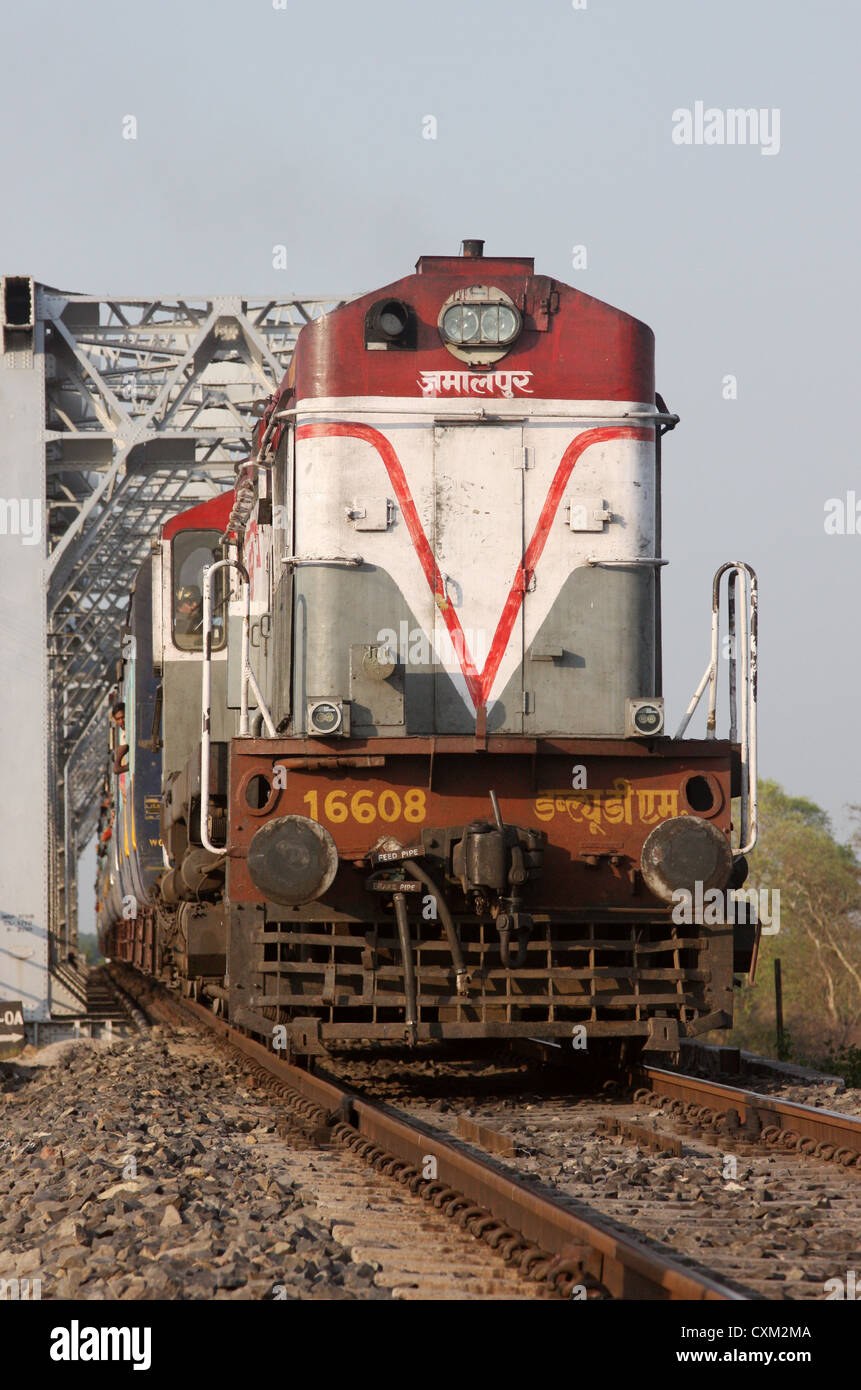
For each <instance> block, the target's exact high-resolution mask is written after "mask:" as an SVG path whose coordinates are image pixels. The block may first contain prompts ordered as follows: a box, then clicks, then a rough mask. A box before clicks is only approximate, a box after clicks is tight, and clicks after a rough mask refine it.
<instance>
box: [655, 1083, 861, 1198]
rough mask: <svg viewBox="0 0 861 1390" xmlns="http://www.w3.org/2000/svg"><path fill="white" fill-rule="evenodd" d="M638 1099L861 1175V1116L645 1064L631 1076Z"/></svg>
mask: <svg viewBox="0 0 861 1390" xmlns="http://www.w3.org/2000/svg"><path fill="white" fill-rule="evenodd" d="M632 1079H633V1081H634V1082H636V1081H639V1082H640V1087H641V1089H640V1091H637V1092H635V1096H634V1099H635V1100H637V1098H638V1095H639V1098H640V1099H641V1100H642V1101H643V1102H644V1103H647V1104H657V1105H659V1106H661V1107H662V1108H663V1107H666V1108H667V1109H668V1111H669V1112H670V1113H672V1114H675V1115H677V1116H679V1117H680V1118H681V1122H682V1123H686V1124H688V1125H689V1126H690V1127H691V1129H696V1130H698V1131H699V1132H700V1133H703V1132H705V1131H706V1130H710V1131H711V1132H713V1133H715V1134H720V1135H723V1136H724V1137H725V1138H726V1139H735V1140H736V1141H737V1142H741V1143H748V1144H750V1143H754V1142H755V1143H761V1144H768V1145H770V1146H772V1147H774V1148H776V1149H781V1150H783V1151H784V1152H790V1153H793V1152H797V1153H798V1154H799V1155H804V1156H807V1157H812V1158H821V1159H824V1160H826V1161H833V1162H835V1163H839V1164H841V1165H843V1166H844V1167H846V1168H854V1169H857V1170H858V1171H859V1173H861V1117H859V1116H858V1115H852V1114H846V1113H844V1112H841V1111H837V1110H827V1109H824V1108H820V1107H818V1106H813V1105H804V1104H801V1103H800V1102H798V1101H790V1100H783V1099H781V1098H780V1096H776V1095H773V1094H769V1093H765V1092H761V1091H753V1090H748V1089H745V1088H741V1087H738V1086H728V1085H725V1084H723V1083H721V1082H717V1081H711V1080H708V1079H706V1078H705V1077H699V1076H688V1075H682V1074H680V1073H678V1072H674V1071H669V1070H666V1069H665V1068H662V1067H643V1068H642V1069H639V1070H638V1071H636V1072H635V1073H633V1077H632Z"/></svg>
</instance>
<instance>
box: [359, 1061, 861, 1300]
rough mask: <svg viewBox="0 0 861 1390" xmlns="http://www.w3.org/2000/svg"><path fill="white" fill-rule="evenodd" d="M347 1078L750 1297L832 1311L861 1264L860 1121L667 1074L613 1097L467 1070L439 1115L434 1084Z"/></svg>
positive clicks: (402, 1073)
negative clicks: (842, 1284)
mask: <svg viewBox="0 0 861 1390" xmlns="http://www.w3.org/2000/svg"><path fill="white" fill-rule="evenodd" d="M551 1057H552V1059H553V1060H554V1061H557V1062H558V1057H559V1053H558V1049H556V1050H555V1056H554V1054H553V1053H551ZM345 1066H346V1068H347V1069H348V1070H349V1071H350V1072H351V1074H352V1078H353V1082H354V1084H358V1085H360V1086H361V1085H366V1084H367V1085H369V1086H370V1087H371V1090H372V1093H373V1094H374V1095H375V1096H379V1095H380V1094H381V1092H382V1093H383V1094H384V1095H385V1096H386V1098H387V1099H389V1100H390V1101H392V1102H393V1103H396V1104H397V1105H399V1106H401V1107H403V1108H405V1109H406V1110H407V1111H408V1112H409V1114H410V1115H411V1116H412V1117H414V1118H418V1119H420V1120H422V1121H424V1122H425V1123H429V1124H432V1125H434V1126H436V1127H438V1128H439V1129H441V1130H442V1131H443V1132H444V1133H446V1134H447V1135H448V1136H449V1137H450V1138H451V1140H452V1142H455V1143H463V1144H466V1145H467V1146H469V1147H472V1148H474V1147H479V1148H482V1149H489V1150H491V1151H492V1152H494V1153H496V1154H498V1155H500V1156H501V1158H502V1161H503V1162H504V1163H505V1164H506V1166H507V1167H508V1169H509V1171H510V1172H512V1173H513V1174H516V1175H518V1176H519V1178H520V1179H521V1180H523V1181H527V1182H529V1183H531V1184H533V1185H534V1187H535V1190H536V1191H539V1192H540V1193H542V1194H543V1195H545V1196H547V1197H548V1198H549V1199H550V1200H555V1201H559V1202H563V1203H564V1202H568V1203H570V1204H572V1205H573V1206H575V1207H576V1208H577V1209H580V1208H581V1207H582V1206H583V1205H587V1206H588V1208H589V1209H590V1210H591V1211H593V1212H596V1213H598V1214H599V1215H600V1216H601V1217H603V1218H605V1219H607V1220H608V1221H612V1223H613V1226H614V1228H615V1229H616V1230H617V1231H621V1232H623V1233H625V1234H626V1235H628V1236H634V1237H636V1238H639V1239H641V1240H645V1241H647V1242H652V1243H654V1245H655V1246H657V1247H659V1248H662V1249H664V1250H666V1249H667V1248H668V1247H670V1248H671V1249H672V1250H673V1251H674V1252H675V1254H676V1256H677V1258H679V1259H680V1260H683V1261H687V1262H689V1263H690V1266H691V1267H692V1268H696V1269H697V1270H698V1271H700V1272H702V1273H706V1274H709V1275H711V1277H712V1278H716V1279H718V1280H721V1281H724V1282H730V1281H732V1282H733V1283H735V1284H736V1286H737V1287H741V1288H743V1289H744V1290H745V1291H746V1292H747V1294H748V1296H754V1297H755V1296H760V1297H763V1298H767V1299H771V1300H778V1299H779V1300H783V1299H790V1300H816V1299H823V1298H825V1297H827V1296H828V1291H829V1288H830V1287H833V1285H830V1284H829V1281H830V1280H844V1281H845V1280H846V1278H847V1271H848V1270H849V1269H853V1268H855V1267H857V1265H858V1263H859V1261H861V1185H859V1182H858V1178H859V1177H861V1168H859V1167H858V1166H857V1160H858V1149H859V1139H861V1118H859V1117H858V1116H857V1115H851V1114H847V1113H844V1112H829V1111H827V1110H826V1109H824V1108H823V1107H821V1106H814V1105H808V1104H799V1103H797V1102H794V1101H787V1100H784V1099H781V1098H780V1097H779V1096H775V1095H773V1094H769V1093H762V1092H753V1091H745V1090H743V1089H742V1088H740V1087H733V1086H727V1085H723V1084H721V1083H716V1082H714V1081H710V1080H705V1079H703V1078H699V1077H692V1076H686V1075H682V1074H680V1073H678V1072H670V1071H667V1070H665V1069H661V1068H643V1069H638V1070H637V1071H636V1072H635V1073H633V1074H632V1076H631V1077H630V1078H629V1080H630V1083H631V1084H630V1086H629V1087H628V1088H627V1089H624V1090H623V1089H621V1088H620V1087H619V1086H618V1084H616V1083H609V1089H608V1090H605V1091H603V1092H602V1091H600V1090H599V1089H598V1088H597V1087H596V1085H595V1083H594V1077H593V1078H591V1079H590V1081H589V1082H588V1083H587V1082H586V1079H585V1078H584V1074H583V1072H582V1070H580V1071H578V1070H577V1069H576V1067H575V1066H574V1065H572V1064H570V1063H569V1064H568V1065H567V1066H559V1065H556V1066H552V1067H549V1068H546V1069H545V1071H544V1072H541V1071H536V1070H533V1072H532V1074H531V1077H530V1076H528V1075H527V1076H523V1075H521V1077H520V1083H519V1087H518V1088H516V1089H515V1091H514V1092H513V1093H512V1092H511V1088H510V1087H508V1086H503V1085H497V1086H494V1085H493V1083H492V1081H491V1082H487V1084H486V1079H485V1078H482V1077H475V1078H469V1077H468V1076H467V1075H465V1074H461V1075H458V1074H457V1070H456V1068H453V1069H452V1073H453V1074H452V1077H451V1080H450V1084H449V1094H448V1098H447V1099H440V1098H439V1096H440V1094H443V1093H444V1086H445V1082H444V1080H443V1079H442V1078H438V1079H437V1081H436V1090H437V1093H438V1096H437V1099H435V1100H433V1101H430V1102H428V1093H429V1091H431V1089H432V1088H431V1087H430V1086H429V1084H428V1079H427V1077H425V1076H418V1077H417V1078H415V1080H414V1083H413V1084H412V1085H411V1084H410V1080H409V1065H408V1063H406V1062H404V1063H403V1064H402V1066H401V1067H400V1068H399V1069H398V1068H393V1069H392V1070H391V1071H390V1072H389V1075H388V1076H387V1077H386V1078H384V1079H380V1078H378V1077H377V1075H376V1073H375V1071H374V1070H373V1069H372V1068H371V1067H370V1066H369V1065H366V1072H367V1075H366V1076H363V1074H362V1064H361V1063H359V1062H357V1061H353V1062H349V1061H347V1062H346V1063H345ZM575 1078H576V1079H575ZM470 1080H471V1081H472V1084H471V1085H470ZM509 1080H510V1078H509ZM572 1091H575V1092H577V1091H579V1092H580V1094H576V1093H575V1094H572ZM829 1159H830V1160H831V1161H830V1162H829V1161H826V1160H829Z"/></svg>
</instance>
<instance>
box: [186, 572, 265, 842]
mask: <svg viewBox="0 0 861 1390" xmlns="http://www.w3.org/2000/svg"><path fill="white" fill-rule="evenodd" d="M231 568H232V569H236V570H238V571H239V575H240V578H241V580H242V586H243V596H244V600H245V610H244V612H243V614H242V650H241V656H240V662H241V668H242V672H241V681H240V687H239V736H240V738H242V737H245V738H247V737H248V734H249V727H248V687H249V686H250V687H251V689H252V690H253V692H254V698H255V700H256V701H257V707H258V709H259V710H260V713H261V715H262V716H263V722H264V724H265V725H266V730H267V732H268V734H269V736H270V738H275V736H276V729H275V725H274V724H273V722H272V716H271V714H270V713H269V711H268V709H267V708H266V705H265V703H264V700H263V695H262V693H261V690H260V686H259V685H258V684H257V677H256V676H255V674H254V671H253V670H252V667H251V656H250V647H251V636H250V629H251V582H250V580H249V578H248V571H247V569H246V568H245V566H244V565H243V564H241V563H240V561H239V560H217V561H216V562H215V564H214V565H207V566H206V568H205V569H204V571H203V672H202V676H201V690H200V704H201V711H200V843H201V844H202V845H203V848H204V849H207V850H209V852H210V854H221V853H222V851H223V848H224V847H223V845H221V846H220V845H214V844H213V843H212V841H211V840H210V838H209V773H210V767H209V752H210V730H211V718H212V580H213V577H214V575H215V573H216V571H218V570H224V569H231Z"/></svg>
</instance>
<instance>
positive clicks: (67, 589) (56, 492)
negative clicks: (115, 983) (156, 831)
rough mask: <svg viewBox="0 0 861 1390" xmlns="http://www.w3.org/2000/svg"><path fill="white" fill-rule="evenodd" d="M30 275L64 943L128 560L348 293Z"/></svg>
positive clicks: (55, 878)
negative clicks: (66, 289) (280, 293)
mask: <svg viewBox="0 0 861 1390" xmlns="http://www.w3.org/2000/svg"><path fill="white" fill-rule="evenodd" d="M33 288H34V299H35V318H36V320H37V322H41V323H42V324H43V326H44V339H43V341H44V375H45V435H44V440H45V473H46V480H47V486H46V498H45V508H46V511H45V516H46V530H47V551H48V554H47V560H46V576H47V584H46V592H47V614H48V616H47V644H48V652H47V659H48V692H49V711H48V725H49V729H48V736H49V754H48V777H47V782H48V795H49V801H50V802H51V803H52V804H50V805H49V808H48V811H49V815H48V820H49V844H50V855H49V857H50V865H49V873H50V883H51V890H50V893H49V917H50V920H51V930H52V935H54V936H55V938H56V937H57V936H58V935H61V934H62V935H63V936H65V942H66V945H67V946H68V944H69V942H70V940H71V941H74V939H75V937H74V922H73V920H72V919H73V917H74V901H75V893H74V891H73V889H74V875H75V865H76V862H77V856H78V852H79V850H80V849H81V848H82V847H83V846H84V845H85V844H86V843H87V841H88V839H89V838H90V836H91V835H92V833H93V830H94V828H95V825H96V821H97V817H98V809H99V798H100V791H101V779H102V777H103V775H104V763H105V756H106V741H107V739H106V724H107V719H106V715H105V712H106V706H107V695H108V690H109V688H110V686H111V685H112V684H113V683H114V680H115V670H116V661H117V657H118V654H119V645H120V643H119V638H120V633H121V630H122V627H123V624H124V621H125V618H126V612H127V606H128V596H129V590H130V587H131V583H132V581H133V579H134V575H135V573H136V571H137V569H138V567H139V565H140V564H141V562H142V560H143V559H144V558H145V556H146V554H147V552H148V550H149V546H150V541H151V540H152V538H154V537H155V536H157V534H158V530H159V527H160V526H161V525H162V524H163V523H164V522H165V521H166V520H167V519H168V518H169V517H170V516H172V515H174V514H175V513H176V512H177V511H180V510H182V509H183V508H185V507H188V506H191V505H193V504H194V502H195V501H199V500H203V499H204V498H207V497H211V496H214V495H216V494H217V493H218V492H220V491H223V490H224V489H225V488H228V487H230V486H232V484H233V480H234V476H235V471H236V468H237V465H238V464H239V463H240V462H241V461H242V460H243V459H245V458H246V457H247V456H248V450H249V443H250V435H251V431H252V428H253V426H254V423H255V419H256V417H257V416H258V415H259V413H260V410H261V408H262V403H263V401H264V399H265V397H266V396H268V395H269V393H270V392H271V391H272V390H273V388H274V387H275V386H276V385H277V384H278V382H279V381H280V380H281V378H282V376H283V374H284V372H285V371H286V369H287V366H288V364H289V361H290V357H291V355H292V352H293V347H294V344H295V342H296V337H297V335H298V333H299V330H300V329H301V328H302V326H303V325H304V324H305V323H308V322H311V321H312V320H313V319H316V318H319V317H320V316H321V315H322V314H325V313H327V312H329V311H330V310H331V309H334V308H336V307H337V306H338V305H339V304H342V303H343V302H344V299H343V298H342V297H339V296H336V295H329V296H315V297H304V296H302V297H299V296H291V297H286V298H274V297H272V298H263V297H261V298H259V299H247V298H240V297H239V296H213V297H206V298H195V297H187V298H171V297H166V298H155V297H152V298H145V297H144V298H136V297H130V298H129V297H115V296H98V295H81V294H66V293H61V292H59V291H55V290H52V289H48V288H46V287H44V286H34V287H33Z"/></svg>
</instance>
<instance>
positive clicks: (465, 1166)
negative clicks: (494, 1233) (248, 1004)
mask: <svg viewBox="0 0 861 1390" xmlns="http://www.w3.org/2000/svg"><path fill="white" fill-rule="evenodd" d="M150 983H152V982H151V981H150ZM168 1002H169V1003H170V1005H171V1006H172V1007H174V1008H175V1009H177V1010H179V1011H180V1012H181V1013H185V1014H186V1015H188V1016H190V1017H191V1018H193V1019H194V1020H195V1021H196V1022H198V1023H199V1024H202V1025H203V1026H204V1027H206V1028H207V1029H209V1030H210V1031H211V1032H213V1033H214V1034H215V1035H217V1036H218V1037H219V1038H220V1039H222V1041H224V1042H226V1043H228V1044H229V1045H230V1046H231V1047H233V1048H235V1049H236V1050H238V1051H239V1052H240V1053H241V1054H242V1055H243V1056H244V1057H245V1058H246V1059H247V1061H248V1062H249V1063H251V1064H252V1066H254V1067H255V1068H259V1069H260V1070H262V1071H263V1072H265V1073H267V1074H268V1076H269V1077H271V1078H272V1079H273V1080H274V1081H275V1082H277V1083H279V1085H281V1086H283V1087H285V1088H287V1090H288V1091H292V1092H295V1093H296V1094H297V1095H298V1096H299V1097H300V1098H301V1099H302V1100H303V1101H304V1102H306V1103H309V1104H310V1106H311V1107H313V1108H316V1109H317V1110H319V1111H321V1112H323V1113H324V1115H325V1117H326V1119H327V1120H328V1123H329V1126H330V1128H331V1133H332V1135H333V1137H334V1138H335V1139H337V1140H338V1141H339V1142H343V1143H346V1144H347V1146H348V1147H350V1148H352V1149H353V1150H354V1151H355V1152H357V1153H358V1154H359V1155H360V1156H362V1157H365V1158H366V1159H367V1160H368V1161H370V1162H372V1163H373V1166H374V1167H375V1168H376V1169H381V1170H382V1171H383V1172H387V1171H388V1172H390V1173H391V1174H392V1175H393V1176H397V1175H398V1172H397V1170H398V1169H400V1170H401V1175H400V1176H401V1180H402V1181H403V1180H404V1177H405V1176H406V1175H407V1174H412V1175H414V1176H413V1180H412V1183H411V1187H412V1190H413V1191H416V1192H418V1191H420V1189H421V1188H424V1192H423V1193H422V1195H424V1196H426V1197H428V1198H429V1199H430V1200H431V1201H433V1203H434V1205H435V1206H437V1207H438V1208H440V1209H442V1210H446V1209H447V1210H448V1214H450V1215H452V1216H455V1217H458V1216H459V1217H460V1218H461V1224H463V1225H464V1226H465V1227H466V1228H467V1229H469V1228H470V1227H471V1226H472V1228H473V1234H480V1233H481V1228H482V1227H487V1226H488V1225H490V1226H496V1227H500V1226H501V1230H502V1235H501V1237H500V1240H499V1242H498V1247H499V1248H501V1249H503V1250H504V1249H505V1247H506V1244H507V1243H508V1245H509V1249H510V1250H512V1251H515V1252H516V1253H517V1254H518V1256H519V1257H520V1259H521V1266H522V1267H523V1268H524V1269H525V1270H527V1271H528V1270H529V1269H530V1268H534V1269H535V1271H536V1272H535V1273H533V1277H539V1276H540V1277H546V1278H548V1279H550V1280H553V1279H554V1278H556V1277H557V1276H559V1275H564V1274H566V1273H567V1274H568V1275H569V1278H568V1282H569V1285H570V1284H572V1283H576V1282H577V1281H578V1279H579V1278H580V1277H581V1274H580V1271H583V1273H584V1274H585V1275H587V1276H589V1278H590V1279H591V1280H592V1281H594V1284H597V1285H600V1286H601V1287H602V1288H603V1289H605V1290H606V1291H607V1293H609V1294H610V1295H611V1297H613V1298H621V1299H625V1298H627V1299H653V1300H677V1299H684V1300H696V1301H702V1300H731V1301H744V1300H745V1299H746V1298H748V1297H750V1295H749V1294H745V1293H744V1292H740V1291H739V1290H738V1289H735V1288H732V1287H731V1286H729V1285H727V1284H724V1283H722V1282H721V1281H720V1280H719V1279H717V1278H712V1277H710V1276H709V1275H706V1274H703V1273H700V1272H699V1271H697V1270H695V1269H691V1268H690V1267H688V1266H687V1265H685V1264H684V1263H682V1261H681V1260H679V1259H677V1258H675V1256H673V1255H672V1254H669V1253H666V1252H664V1251H661V1250H655V1249H652V1248H650V1247H648V1246H646V1245H641V1244H638V1243H637V1242H636V1241H634V1240H630V1239H628V1238H627V1237H626V1236H624V1235H622V1234H620V1233H618V1232H617V1231H615V1230H613V1228H612V1226H610V1225H609V1224H607V1223H604V1222H603V1221H601V1220H600V1218H598V1217H595V1216H593V1215H591V1214H590V1215H589V1216H588V1217H587V1216H586V1215H583V1214H575V1213H574V1212H572V1211H569V1210H568V1209H567V1208H565V1207H563V1206H560V1205H558V1204H557V1203H555V1202H553V1201H550V1200H549V1199H548V1198H546V1197H542V1196H540V1195H539V1194H538V1193H536V1192H533V1191H531V1190H530V1188H529V1187H527V1186H526V1185H525V1184H524V1183H522V1182H520V1181H519V1180H518V1179H517V1178H515V1177H513V1176H511V1175H509V1174H507V1173H506V1172H504V1171H503V1170H502V1169H501V1168H500V1167H499V1166H498V1165H496V1164H494V1163H493V1162H486V1161H482V1160H480V1159H478V1158H476V1157H473V1156H472V1155H470V1154H467V1153H464V1152H462V1151H461V1150H460V1149H459V1148H457V1147H455V1146H454V1145H452V1144H450V1143H448V1142H447V1141H446V1140H445V1139H443V1138H441V1137H439V1136H437V1135H436V1134H435V1133H434V1134H431V1133H430V1132H429V1131H428V1130H426V1129H424V1128H420V1127H419V1126H417V1125H414V1124H413V1123H411V1122H409V1121H408V1120H407V1119H406V1117H405V1116H403V1115H401V1114H400V1113H398V1112H396V1111H393V1110H391V1109H390V1108H389V1107H388V1106H384V1105H380V1104H377V1103H375V1102H373V1101H370V1100H367V1099H365V1098H364V1097H362V1096H359V1095H356V1094H355V1093H353V1092H351V1091H350V1090H349V1089H347V1088H344V1087H341V1086H340V1085H336V1084H334V1082H332V1081H330V1080H327V1079H325V1078H324V1077H322V1076H319V1075H316V1074H314V1073H312V1072H309V1071H305V1070H302V1069H300V1068H298V1067H295V1066H293V1065H292V1064H291V1063H289V1062H287V1061H285V1060H284V1059H283V1058H281V1057H279V1056H277V1055H276V1054H274V1053H273V1052H271V1051H270V1050H269V1049H268V1048H267V1047H264V1046H263V1045H262V1044H261V1043H259V1042H257V1041H255V1040H254V1039H253V1038H250V1037H248V1036H247V1035H246V1034H244V1033H241V1032H239V1031H238V1030H237V1029H236V1028H234V1027H232V1026H231V1025H230V1024H229V1023H226V1022H225V1021H224V1019H222V1018H220V1017H218V1016H216V1015H215V1014H213V1013H212V1012H211V1011H210V1010H209V1009H208V1008H206V1007H204V1006H203V1005H201V1004H198V1003H196V1002H194V1001H192V1000H189V999H182V1000H178V999H176V998H175V997H174V996H168ZM274 1026H275V1025H274V1024H273V1027H274ZM347 1117H348V1118H347ZM429 1158H432V1159H435V1160H436V1162H435V1165H432V1167H433V1168H434V1169H435V1178H434V1180H432V1181H430V1182H428V1181H424V1180H423V1178H422V1175H423V1173H424V1172H426V1171H428V1164H427V1160H428V1159H429ZM473 1223H477V1227H476V1226H474V1225H473ZM524 1242H525V1243H526V1248H525V1249H523V1245H524ZM490 1243H491V1244H493V1245H496V1244H497V1242H496V1241H495V1239H493V1238H491V1240H490ZM518 1246H519V1247H520V1249H519V1250H518V1249H517V1247H518Z"/></svg>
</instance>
